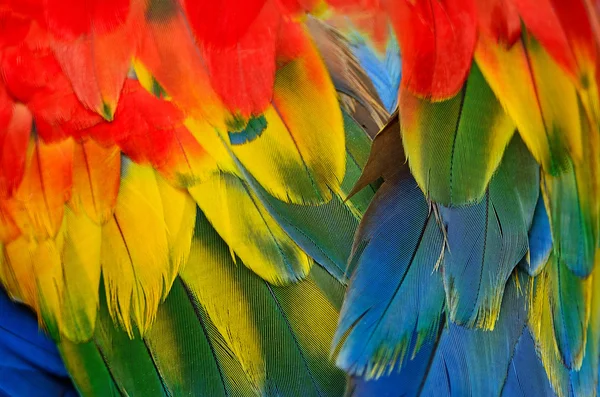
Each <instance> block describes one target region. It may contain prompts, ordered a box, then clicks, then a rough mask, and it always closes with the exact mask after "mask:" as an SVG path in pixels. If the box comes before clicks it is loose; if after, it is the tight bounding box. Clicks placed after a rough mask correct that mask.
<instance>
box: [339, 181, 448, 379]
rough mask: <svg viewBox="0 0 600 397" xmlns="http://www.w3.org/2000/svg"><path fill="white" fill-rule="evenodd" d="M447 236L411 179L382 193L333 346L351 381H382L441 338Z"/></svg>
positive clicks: (358, 242)
mask: <svg viewBox="0 0 600 397" xmlns="http://www.w3.org/2000/svg"><path fill="white" fill-rule="evenodd" d="M442 251H443V235H442V232H441V230H440V227H439V225H438V224H437V222H436V219H435V216H434V213H433V212H432V211H430V208H429V207H428V204H427V202H426V200H425V197H424V196H423V193H422V192H421V190H420V189H419V188H418V186H417V184H416V182H415V181H414V179H413V178H412V177H411V176H410V174H408V171H406V173H401V174H398V175H396V177H395V178H393V179H389V180H387V181H386V182H385V183H384V184H383V185H382V187H381V188H380V189H379V190H378V191H377V193H376V195H375V198H374V199H373V202H372V203H371V206H370V207H369V209H368V210H367V212H366V213H365V216H364V217H363V222H362V223H361V226H360V228H359V230H358V231H357V237H356V239H355V245H354V248H353V256H352V261H351V264H350V266H349V270H350V271H353V274H352V277H351V280H350V286H349V288H348V291H347V293H346V298H345V301H344V306H343V307H342V311H341V315H340V320H339V325H338V329H337V332H336V335H335V337H334V342H333V343H334V346H337V347H339V349H340V350H339V353H338V355H337V364H338V366H340V367H341V368H343V369H344V370H346V371H347V372H349V373H350V374H353V375H360V376H367V378H369V377H372V376H379V375H381V374H383V373H384V372H385V371H390V370H392V369H393V368H394V367H395V366H396V365H397V364H398V363H399V362H402V361H403V358H404V356H405V355H407V353H408V354H413V353H414V351H415V350H418V348H419V347H420V346H421V345H422V344H423V342H425V341H426V340H428V339H431V338H432V337H433V336H434V335H435V334H436V332H437V329H438V324H439V319H440V315H441V312H442V309H443V301H444V289H443V284H442V280H441V276H440V274H439V273H438V272H437V271H436V269H435V267H436V264H438V261H439V260H440V257H441V254H442Z"/></svg>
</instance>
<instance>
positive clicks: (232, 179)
mask: <svg viewBox="0 0 600 397" xmlns="http://www.w3.org/2000/svg"><path fill="white" fill-rule="evenodd" d="M189 191H190V193H191V195H192V197H193V198H194V200H195V201H196V203H198V206H199V207H200V209H202V211H203V212H204V213H205V214H206V217H207V218H208V220H209V221H210V222H211V224H212V225H213V227H214V228H215V229H216V230H217V232H218V233H219V234H220V235H221V237H222V238H223V240H225V242H227V244H228V245H229V246H230V248H231V250H232V252H235V254H237V255H238V256H239V257H240V258H241V259H242V261H243V262H244V264H245V265H246V266H248V267H249V268H250V269H252V271H254V272H255V273H256V274H258V275H259V276H260V277H262V278H264V279H265V280H267V281H269V282H271V283H275V284H284V283H289V282H292V281H297V280H299V279H302V278H303V277H304V276H306V275H307V274H308V271H309V270H310V267H311V265H312V262H311V260H310V258H309V257H308V256H307V255H306V254H305V253H304V252H303V251H302V250H301V249H300V247H298V246H297V245H296V243H294V241H293V240H292V239H291V238H290V237H289V236H288V235H287V234H286V233H285V231H284V230H283V229H282V228H281V226H279V225H278V224H277V222H276V220H275V219H273V217H272V216H270V215H269V213H268V212H267V210H266V209H265V208H264V206H263V205H262V204H261V203H260V201H259V200H258V198H257V197H256V196H255V194H254V193H252V191H251V190H250V189H249V187H248V186H247V184H246V183H245V182H243V181H242V180H241V179H239V178H237V177H236V176H233V175H230V174H216V175H215V176H214V177H213V178H211V179H210V180H208V181H206V182H203V183H200V184H198V185H196V186H194V187H193V188H191V189H190V190H189Z"/></svg>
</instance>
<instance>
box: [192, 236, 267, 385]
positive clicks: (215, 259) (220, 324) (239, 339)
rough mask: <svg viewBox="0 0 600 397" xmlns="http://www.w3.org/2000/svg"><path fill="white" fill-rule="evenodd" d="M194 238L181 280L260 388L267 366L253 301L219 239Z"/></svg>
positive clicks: (216, 237) (215, 237) (214, 237)
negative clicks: (244, 292)
mask: <svg viewBox="0 0 600 397" xmlns="http://www.w3.org/2000/svg"><path fill="white" fill-rule="evenodd" d="M208 237H209V235H208V234H204V235H203V236H201V237H200V238H194V240H193V242H192V249H191V252H190V257H189V261H188V264H187V266H186V267H185V269H184V270H183V272H182V274H181V277H182V278H183V281H184V282H185V283H186V284H187V285H188V287H189V288H190V290H192V292H193V294H194V296H195V297H196V299H198V302H200V303H201V304H202V306H203V307H204V309H205V310H206V312H207V313H208V315H209V316H210V319H211V321H212V322H213V324H214V325H215V326H216V327H217V329H218V330H219V332H220V334H221V335H222V336H223V338H224V339H225V341H226V342H227V344H228V345H229V347H230V348H231V350H232V351H233V353H234V354H235V356H236V358H237V359H238V360H240V363H241V365H242V367H243V368H244V371H245V372H246V373H247V374H248V377H249V378H250V380H251V381H252V383H253V384H255V385H256V386H257V388H261V387H262V385H263V384H264V382H265V376H266V363H265V357H264V354H263V348H262V346H261V344H260V342H261V338H260V331H259V329H258V327H257V324H256V320H255V317H254V316H253V315H252V310H253V309H252V301H251V300H249V299H248V298H246V297H245V296H244V295H243V294H240V293H239V291H240V290H241V288H242V287H241V286H240V285H239V284H240V280H239V278H238V277H237V275H238V274H237V273H236V272H234V271H232V269H234V267H235V265H234V264H232V263H231V257H230V256H229V255H228V252H227V251H226V250H223V249H219V248H221V247H220V246H218V245H216V244H215V242H218V240H219V237H218V236H217V235H216V234H214V232H213V238H212V239H211V238H208Z"/></svg>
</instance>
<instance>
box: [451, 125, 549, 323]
mask: <svg viewBox="0 0 600 397" xmlns="http://www.w3.org/2000/svg"><path fill="white" fill-rule="evenodd" d="M538 171H539V170H538V165H537V164H536V163H535V161H534V159H533V158H532V157H531V155H530V154H529V152H528V150H527V148H526V147H525V145H524V144H523V142H522V141H521V139H520V138H519V137H518V136H515V137H514V138H513V140H512V142H511V144H510V145H509V147H508V148H507V149H506V152H505V154H504V158H503V160H502V164H501V165H500V167H499V168H498V172H497V173H496V174H495V175H494V177H493V178H492V181H491V182H490V185H489V188H488V190H487V192H486V194H485V196H484V198H483V200H481V201H480V202H479V203H477V204H474V205H471V206H469V207H458V208H446V209H444V211H442V215H443V217H444V220H445V221H446V223H447V225H448V226H447V233H448V254H447V255H446V258H445V259H446V260H445V262H444V286H445V289H446V299H447V304H448V309H449V315H450V318H451V319H452V321H454V322H456V323H458V324H461V325H466V326H469V327H472V326H477V327H481V328H485V329H493V328H494V325H495V323H496V320H497V318H498V315H499V311H500V305H501V303H502V295H503V293H504V287H505V284H506V281H507V280H508V278H509V276H510V274H511V273H512V271H513V269H514V267H515V266H516V265H517V264H518V263H519V261H520V260H521V259H522V258H523V256H525V254H526V252H527V249H528V234H527V233H528V230H529V227H530V226H531V221H532V219H533V214H534V210H535V207H536V204H537V201H538V196H539V188H538V183H539V172H538Z"/></svg>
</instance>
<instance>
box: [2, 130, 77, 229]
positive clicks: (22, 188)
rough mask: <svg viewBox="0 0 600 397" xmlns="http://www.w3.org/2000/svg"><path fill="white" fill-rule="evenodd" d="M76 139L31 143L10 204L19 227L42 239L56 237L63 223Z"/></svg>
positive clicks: (69, 193) (35, 140)
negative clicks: (23, 171) (19, 180)
mask: <svg viewBox="0 0 600 397" xmlns="http://www.w3.org/2000/svg"><path fill="white" fill-rule="evenodd" d="M72 167H73V140H71V139H67V140H64V141H62V142H60V143H51V144H46V143H44V142H43V141H42V140H40V139H39V138H36V137H34V138H33V139H31V141H30V143H29V149H28V152H27V163H26V166H25V175H24V177H23V181H22V182H21V184H20V185H19V188H18V189H17V191H16V192H15V195H14V200H11V202H10V203H9V206H10V209H9V211H10V212H11V215H12V217H13V219H14V220H15V222H16V224H17V226H18V227H19V229H20V230H21V231H22V232H23V233H25V234H27V235H28V236H35V237H36V238H39V239H47V238H51V239H52V238H54V237H55V236H56V235H57V233H58V230H59V229H60V227H61V225H62V220H63V213H64V204H65V202H66V201H67V200H68V199H69V198H70V195H71V184H72Z"/></svg>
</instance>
